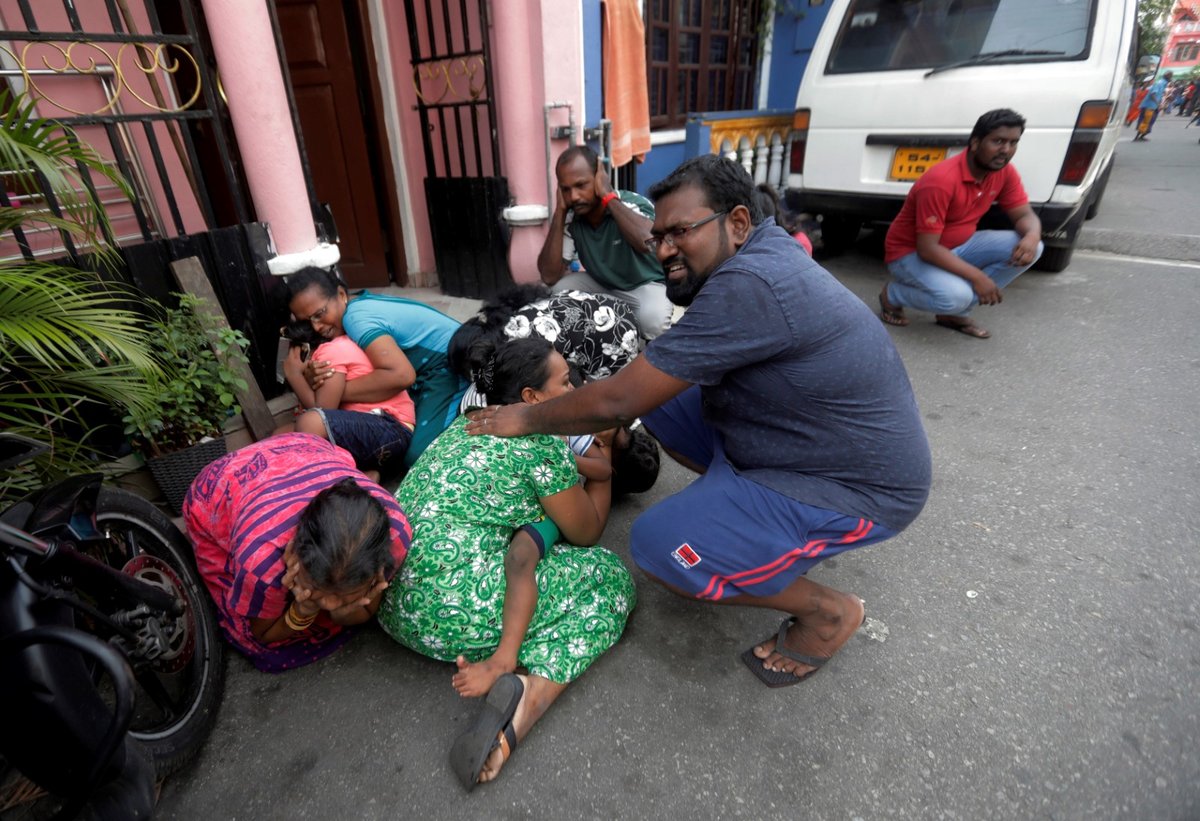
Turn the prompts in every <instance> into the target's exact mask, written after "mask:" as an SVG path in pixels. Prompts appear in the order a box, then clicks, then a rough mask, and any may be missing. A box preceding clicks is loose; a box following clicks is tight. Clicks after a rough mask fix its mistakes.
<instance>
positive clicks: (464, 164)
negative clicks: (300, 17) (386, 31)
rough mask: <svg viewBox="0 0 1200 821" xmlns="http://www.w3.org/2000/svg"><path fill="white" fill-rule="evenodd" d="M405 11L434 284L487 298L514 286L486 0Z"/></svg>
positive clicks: (410, 2) (454, 0)
mask: <svg viewBox="0 0 1200 821" xmlns="http://www.w3.org/2000/svg"><path fill="white" fill-rule="evenodd" d="M438 6H440V8H438ZM404 11H405V15H406V16H407V20H408V38H409V44H410V46H411V48H412V55H413V57H412V66H413V84H414V86H415V88H416V92H417V112H418V114H419V115H420V118H421V135H422V140H423V142H424V148H425V198H426V201H427V204H428V207H429V222H430V227H431V230H432V233H433V248H434V256H435V258H436V261H437V268H438V278H439V279H440V281H441V286H442V290H443V291H444V292H445V293H447V294H450V295H451V296H465V297H476V298H486V297H490V296H492V295H493V294H494V293H495V292H496V291H497V290H499V289H500V288H502V287H504V286H505V285H507V284H510V283H511V282H512V277H511V276H510V274H509V270H508V240H509V231H508V226H507V225H506V224H505V223H504V221H503V220H502V219H501V212H502V211H503V210H504V208H506V207H507V206H508V205H509V204H510V200H511V198H510V196H509V192H508V180H507V179H505V178H504V177H503V176H501V173H500V145H499V139H498V136H497V130H496V109H495V105H494V102H493V100H492V79H491V56H490V49H489V47H488V33H489V30H490V26H489V25H488V10H487V0H437V2H430V0H425V2H424V3H422V4H420V5H419V6H418V4H417V3H415V2H414V0H405V2H404Z"/></svg>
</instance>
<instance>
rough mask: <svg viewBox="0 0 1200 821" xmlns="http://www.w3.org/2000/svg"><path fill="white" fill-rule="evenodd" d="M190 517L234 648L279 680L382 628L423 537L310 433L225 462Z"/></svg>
mask: <svg viewBox="0 0 1200 821" xmlns="http://www.w3.org/2000/svg"><path fill="white" fill-rule="evenodd" d="M183 516H184V521H185V523H186V525H187V531H188V535H189V536H190V537H191V540H192V544H193V545H194V547H195V551H196V564H197V567H198V568H199V570H200V575H201V576H202V577H203V579H204V584H205V586H206V587H207V588H208V591H209V593H210V594H212V597H213V600H214V601H215V602H216V605H217V611H218V616H219V620H220V623H221V628H222V630H223V632H224V633H225V636H226V638H227V639H228V640H229V642H230V643H231V644H232V645H233V646H234V647H236V648H237V649H238V650H239V651H241V652H242V653H243V654H244V655H245V656H246V657H247V658H249V659H250V661H251V662H252V663H253V664H254V666H255V667H257V668H258V669H260V670H263V671H265V672H272V673H277V672H282V671H283V670H287V669H290V668H293V667H299V666H301V665H304V664H308V663H309V662H312V661H316V660H317V659H320V658H323V657H325V656H326V655H328V654H329V653H331V652H333V651H334V650H336V649H337V648H338V647H340V646H341V645H342V644H343V643H344V642H345V641H346V639H347V638H349V637H350V635H351V634H352V633H353V629H348V628H353V627H354V626H355V625H358V624H361V623H362V622H365V621H367V620H368V619H369V618H371V616H373V615H374V614H375V611H376V609H377V608H378V607H379V601H380V597H381V595H382V593H383V591H384V589H386V588H387V586H388V580H389V579H391V577H392V576H393V575H394V574H395V572H396V570H397V569H398V568H399V567H400V565H401V564H402V563H403V562H404V558H405V556H406V554H407V552H408V545H409V541H410V539H411V537H412V531H411V530H410V528H409V525H408V520H407V519H406V518H405V516H404V513H403V511H401V509H400V507H399V505H397V504H396V501H395V500H394V499H393V498H392V496H391V494H389V493H388V492H387V491H386V490H384V489H383V488H381V487H380V486H379V485H377V484H375V483H374V482H372V481H371V480H370V479H368V478H367V477H366V476H364V475H363V474H362V473H360V472H359V471H358V470H357V469H355V467H354V459H353V457H351V456H350V454H349V453H347V452H346V451H344V450H342V449H341V448H338V447H335V446H334V445H331V444H330V443H329V442H327V441H325V440H324V439H320V438H318V437H316V436H310V435H309V434H305V433H292V434H286V435H283V436H273V437H271V438H269V439H264V440H263V441H261V442H257V443H255V444H253V445H250V446H249V447H245V448H242V449H241V450H238V451H235V452H234V453H230V454H228V455H227V456H224V457H222V458H221V459H218V460H217V461H215V462H213V463H212V464H211V465H209V466H208V467H206V468H205V469H204V470H203V471H201V473H200V475H199V476H198V477H196V481H195V482H193V483H192V487H191V489H190V490H189V491H188V495H187V499H186V501H185V502H184V508H183Z"/></svg>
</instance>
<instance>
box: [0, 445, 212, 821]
mask: <svg viewBox="0 0 1200 821" xmlns="http://www.w3.org/2000/svg"><path fill="white" fill-rule="evenodd" d="M41 449H42V446H41V445H40V444H39V443H37V442H33V441H31V440H29V439H25V438H23V437H19V436H14V435H12V434H0V470H9V469H11V468H12V467H13V466H14V465H16V464H20V463H21V462H23V461H25V460H27V459H30V458H32V457H33V456H35V455H36V454H37V453H38V452H40V450H41ZM223 689H224V645H223V643H222V642H221V640H220V639H219V638H218V635H217V625H216V620H215V617H214V614H213V609H212V603H211V602H210V601H209V598H208V593H207V591H206V590H205V589H204V586H203V584H202V583H201V581H200V577H199V575H198V573H197V571H196V566H195V559H194V557H193V553H192V548H191V545H190V544H189V543H188V541H187V539H186V538H185V537H184V536H183V534H182V533H180V532H179V529H178V528H177V527H175V525H174V524H172V523H171V521H170V520H169V519H168V518H167V517H166V516H164V515H163V514H162V513H161V512H159V510H158V509H157V508H156V507H154V505H152V504H150V503H149V502H147V501H145V500H144V499H142V498H141V497H139V496H136V495H134V494H131V493H128V492H125V491H122V490H119V489H116V488H112V487H105V486H102V484H101V477H100V476H99V475H89V476H79V477H72V478H69V479H66V480H63V481H60V482H57V483H55V484H53V485H50V486H49V487H46V488H44V489H42V490H40V491H38V492H37V493H36V494H34V495H32V496H31V497H29V498H27V499H24V500H22V501H20V502H18V503H16V504H14V505H12V506H11V507H9V508H8V509H6V510H5V511H3V513H0V716H2V717H3V718H2V720H0V775H3V774H4V773H5V772H6V771H7V770H8V769H9V768H16V769H17V770H19V771H20V772H21V773H22V774H24V776H25V777H27V778H28V779H29V780H30V781H32V782H33V783H34V784H36V785H38V786H39V787H41V788H42V789H44V790H46V791H47V792H49V793H50V794H51V795H52V796H55V797H58V798H59V799H60V801H61V807H60V808H58V809H57V816H56V817H60V818H72V817H76V816H83V817H88V818H145V817H148V816H149V815H150V813H151V811H152V809H153V805H154V784H155V782H156V780H158V779H161V778H163V777H164V776H166V775H168V774H170V773H171V772H174V771H175V770H177V769H178V768H179V767H181V766H182V765H183V764H184V763H186V762H187V761H188V760H190V759H191V758H192V757H193V756H194V755H195V754H196V752H197V751H198V750H199V748H200V746H201V745H202V744H203V742H204V740H205V738H206V737H207V736H208V733H209V732H210V730H211V729H212V725H213V722H214V721H215V719H216V709H217V704H218V702H219V701H220V698H221V694H222V692H223Z"/></svg>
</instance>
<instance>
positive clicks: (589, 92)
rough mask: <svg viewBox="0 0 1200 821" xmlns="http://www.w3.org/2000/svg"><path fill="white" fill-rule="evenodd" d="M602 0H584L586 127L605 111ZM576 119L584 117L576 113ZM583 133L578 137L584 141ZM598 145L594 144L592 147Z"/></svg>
mask: <svg viewBox="0 0 1200 821" xmlns="http://www.w3.org/2000/svg"><path fill="white" fill-rule="evenodd" d="M600 31H601V21H600V0H583V104H584V106H585V108H586V109H587V116H586V121H585V122H584V123H583V124H582V125H583V127H584V128H595V127H596V126H598V125H600V119H601V115H602V114H603V113H604V64H603V61H602V59H601V58H602V57H603V55H602V54H601V49H600ZM576 119H577V120H579V119H584V118H581V117H579V116H578V113H577V114H576ZM582 137H583V135H579V136H578V137H576V140H575V141H576V142H582V141H583V140H582ZM596 147H597V146H595V145H593V146H592V148H596Z"/></svg>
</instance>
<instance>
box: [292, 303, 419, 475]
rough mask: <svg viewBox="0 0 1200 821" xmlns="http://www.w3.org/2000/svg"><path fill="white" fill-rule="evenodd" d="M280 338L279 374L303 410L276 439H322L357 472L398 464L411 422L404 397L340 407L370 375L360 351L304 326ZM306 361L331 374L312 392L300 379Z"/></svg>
mask: <svg viewBox="0 0 1200 821" xmlns="http://www.w3.org/2000/svg"><path fill="white" fill-rule="evenodd" d="M282 332H283V335H284V337H286V338H287V339H288V340H289V341H290V342H291V343H292V347H291V350H290V351H289V352H288V356H287V359H285V360H284V363H283V373H284V376H285V377H286V378H287V381H288V385H290V386H291V388H292V391H293V392H294V393H295V394H296V399H297V400H298V401H299V402H300V404H301V405H302V406H303V407H305V408H307V409H308V410H307V411H306V412H305V413H303V414H301V415H300V416H299V417H297V419H296V421H295V423H294V425H289V426H285V427H283V428H281V429H280V430H277V431H276V433H286V432H289V431H292V430H295V431H297V432H299V433H311V434H313V435H314V436H320V437H321V438H322V439H327V440H329V441H330V442H332V443H333V444H335V445H337V446H338V447H340V448H343V449H345V450H347V451H349V452H350V454H351V455H352V456H353V457H354V462H355V464H356V465H357V466H358V468H359V470H363V471H382V470H383V469H384V467H385V466H386V465H387V464H388V463H391V464H398V463H399V461H400V459H401V457H403V456H404V453H405V451H407V450H408V444H409V442H410V441H412V434H413V430H414V427H415V422H416V410H415V408H414V407H413V401H412V399H410V398H409V396H408V391H401V392H400V393H398V394H396V395H395V396H393V397H391V398H390V399H387V400H384V401H383V402H342V395H343V393H344V392H345V389H346V383H347V382H349V381H351V380H354V379H358V378H360V377H363V376H366V375H367V374H369V373H371V372H372V371H374V368H373V367H372V365H371V360H370V359H368V358H367V355H366V354H365V353H364V352H363V350H362V348H360V347H358V346H357V345H355V344H354V342H353V340H351V339H350V337H348V336H346V335H345V334H340V335H338V336H335V337H333V338H332V339H325V338H323V337H321V336H319V335H318V334H317V333H316V332H315V331H314V330H313V329H312V325H311V324H310V323H308V322H291V323H289V324H288V325H287V326H286V327H285V328H283V331H282ZM309 357H313V358H315V359H318V360H320V361H327V362H329V363H331V365H332V367H333V369H334V371H335V373H334V374H333V376H332V377H330V378H329V379H327V380H325V382H324V383H323V384H322V385H321V387H320V388H318V389H317V390H316V391H313V389H312V388H310V387H309V385H308V380H306V379H305V378H304V364H305V361H306V360H307V359H308V358H309Z"/></svg>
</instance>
